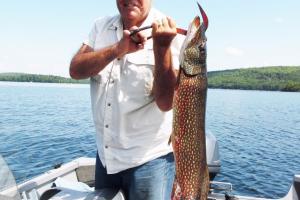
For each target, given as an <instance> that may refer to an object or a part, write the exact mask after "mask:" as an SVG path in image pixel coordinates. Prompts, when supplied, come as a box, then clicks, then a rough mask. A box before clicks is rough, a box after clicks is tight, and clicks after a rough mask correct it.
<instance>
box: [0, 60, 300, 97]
mask: <svg viewBox="0 0 300 200" xmlns="http://www.w3.org/2000/svg"><path fill="white" fill-rule="evenodd" d="M0 81H12V82H40V83H74V84H86V83H89V80H88V79H85V80H74V79H71V78H66V77H61V76H53V75H39V74H26V73H0ZM208 87H209V88H220V89H241V90H271V91H293V92H299V91H300V66H295V67H288V66H284V67H283V66H278V67H260V68H243V69H233V70H222V71H211V72H208Z"/></svg>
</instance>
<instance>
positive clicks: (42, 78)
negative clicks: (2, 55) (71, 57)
mask: <svg viewBox="0 0 300 200" xmlns="http://www.w3.org/2000/svg"><path fill="white" fill-rule="evenodd" d="M0 81H12V82H39V83H81V84H82V83H89V81H88V80H87V79H85V80H74V79H71V78H65V77H61V76H53V75H38V74H25V73H0Z"/></svg>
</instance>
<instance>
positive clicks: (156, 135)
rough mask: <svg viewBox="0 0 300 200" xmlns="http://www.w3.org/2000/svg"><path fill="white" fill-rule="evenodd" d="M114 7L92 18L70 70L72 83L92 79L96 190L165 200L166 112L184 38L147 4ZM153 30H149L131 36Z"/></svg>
mask: <svg viewBox="0 0 300 200" xmlns="http://www.w3.org/2000/svg"><path fill="white" fill-rule="evenodd" d="M116 3H117V7H118V10H119V12H120V15H117V16H114V17H105V18H101V19H98V20H96V22H95V25H94V27H93V29H92V31H91V32H90V35H89V39H88V41H86V42H84V44H83V45H82V47H81V48H80V50H79V51H78V53H77V54H76V55H75V56H74V58H73V59H72V61H71V65H70V75H71V77H72V78H75V79H84V78H89V77H91V101H92V111H93V119H94V124H95V127H96V143H97V149H98V154H97V158H96V175H95V188H96V189H101V188H121V189H122V190H123V191H124V193H125V196H126V198H127V199H130V200H139V199H143V200H144V199H148V200H160V199H170V193H171V188H172V183H173V178H174V167H175V166H174V157H173V154H172V148H171V146H169V145H168V139H169V136H170V134H171V131H172V130H171V124H172V122H171V120H172V113H171V112H167V111H170V110H171V108H172V100H173V94H174V89H175V84H176V76H177V74H176V71H175V69H178V66H179V63H178V62H179V61H178V55H179V49H180V46H181V41H182V40H181V39H179V38H178V36H176V25H175V23H174V21H173V20H172V19H170V18H167V17H165V16H164V15H163V14H162V13H160V12H159V11H157V10H155V9H154V8H151V6H152V0H116ZM151 24H152V27H153V28H152V30H151V29H149V30H145V31H141V32H138V33H136V34H135V35H130V33H131V32H130V31H129V30H134V29H137V28H138V27H144V26H147V25H151ZM149 35H152V39H149V40H147V37H148V36H149Z"/></svg>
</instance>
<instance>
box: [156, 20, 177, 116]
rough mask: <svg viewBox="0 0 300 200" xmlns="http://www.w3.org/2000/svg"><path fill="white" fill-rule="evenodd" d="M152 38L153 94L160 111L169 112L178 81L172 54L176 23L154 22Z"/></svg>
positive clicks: (167, 21) (170, 21) (168, 21)
mask: <svg viewBox="0 0 300 200" xmlns="http://www.w3.org/2000/svg"><path fill="white" fill-rule="evenodd" d="M152 36H153V50H154V58H155V70H154V83H153V94H154V98H155V101H156V104H157V106H158V107H159V109H160V110H162V111H169V110H171V109H172V104H173V96H174V91H175V85H176V80H177V73H176V72H175V70H174V68H173V63H172V52H171V42H172V40H173V38H174V37H175V36H176V24H175V22H174V21H173V20H172V19H170V18H166V19H163V20H162V24H158V22H154V23H153V30H152Z"/></svg>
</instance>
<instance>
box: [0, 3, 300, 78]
mask: <svg viewBox="0 0 300 200" xmlns="http://www.w3.org/2000/svg"><path fill="white" fill-rule="evenodd" d="M153 1H154V2H153V4H154V7H156V8H157V9H159V10H161V11H162V12H164V13H165V14H166V15H168V16H170V17H171V18H173V19H174V20H175V21H176V24H177V26H178V27H181V28H187V27H188V24H189V23H190V21H191V20H192V19H193V18H194V17H195V16H196V15H198V14H199V11H198V8H197V4H196V1H194V0H184V1H183V0H172V1H171V0H153ZM199 3H200V4H201V5H202V7H203V8H204V9H205V11H206V13H207V15H208V17H209V20H210V24H209V28H208V30H207V39H208V43H207V46H208V58H207V63H208V70H209V71H216V70H224V69H234V68H245V67H262V66H300V12H299V9H300V1H299V0H251V1H250V0H226V1H221V0H201V1H200V0H199ZM115 14H117V8H116V2H115V0H105V1H104V0H102V1H101V0H85V1H74V0H51V1H49V0H48V1H45V0H44V1H38V0H26V1H20V0H18V1H17V0H10V1H8V0H6V1H1V7H0V27H1V28H0V36H1V37H0V73H1V72H23V73H34V74H50V75H59V76H64V77H69V64H70V60H71V58H72V57H73V55H74V54H75V53H76V52H77V50H78V49H79V47H80V46H81V44H82V41H84V40H85V39H86V38H87V35H88V33H89V31H90V30H91V27H92V25H93V22H94V20H95V19H96V18H99V17H103V16H107V15H110V16H112V15H115Z"/></svg>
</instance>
